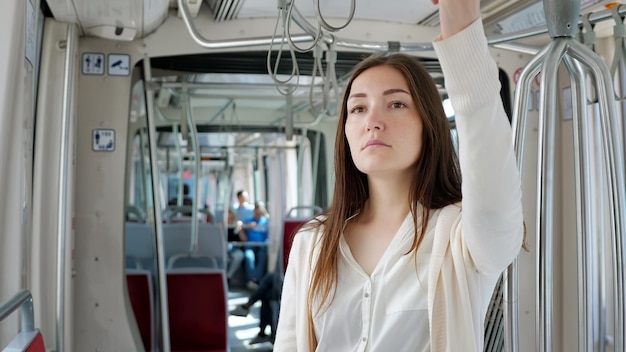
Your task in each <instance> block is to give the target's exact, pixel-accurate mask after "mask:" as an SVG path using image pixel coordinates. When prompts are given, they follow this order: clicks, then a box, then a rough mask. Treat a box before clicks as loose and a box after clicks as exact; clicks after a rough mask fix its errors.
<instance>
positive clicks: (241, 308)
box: [230, 305, 249, 317]
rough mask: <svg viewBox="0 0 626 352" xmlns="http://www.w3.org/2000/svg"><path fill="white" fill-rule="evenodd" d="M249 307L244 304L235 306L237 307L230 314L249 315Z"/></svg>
mask: <svg viewBox="0 0 626 352" xmlns="http://www.w3.org/2000/svg"><path fill="white" fill-rule="evenodd" d="M248 311H249V309H248V308H246V307H244V306H243V305H240V306H237V307H235V309H233V310H231V311H230V314H232V315H236V316H238V317H247V316H248Z"/></svg>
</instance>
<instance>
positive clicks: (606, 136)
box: [570, 43, 626, 351]
mask: <svg viewBox="0 0 626 352" xmlns="http://www.w3.org/2000/svg"><path fill="white" fill-rule="evenodd" d="M576 44H578V45H582V44H579V43H573V44H572V48H571V49H570V51H571V53H572V55H573V56H575V57H577V58H578V59H579V60H580V61H581V62H582V63H583V64H585V65H586V66H587V67H589V68H590V69H591V71H592V72H593V74H594V75H595V77H596V82H597V87H596V89H597V92H598V103H599V105H600V115H601V118H600V124H601V128H602V132H603V138H602V141H603V150H604V155H605V161H606V166H607V169H608V176H609V177H608V178H609V182H607V191H608V194H609V196H608V200H609V208H610V210H611V211H610V212H609V215H610V216H609V218H610V224H611V229H612V233H611V234H612V241H613V243H612V249H613V270H614V283H613V290H614V296H615V328H614V329H615V337H614V338H615V348H614V350H615V351H624V347H626V346H625V341H624V333H625V330H624V328H625V326H624V317H625V312H624V289H625V286H624V285H625V281H624V267H623V265H624V238H623V236H624V234H626V229H625V226H626V219H624V215H625V214H624V211H625V210H624V209H625V207H626V193H625V192H626V190H625V186H626V181H625V180H626V179H625V176H624V172H625V171H624V149H623V144H622V143H623V141H622V140H621V138H620V136H621V135H622V134H621V131H618V126H620V124H619V123H617V116H616V113H615V101H614V99H612V97H613V88H612V79H611V76H610V74H609V72H608V69H607V68H606V66H605V64H604V62H603V61H602V59H600V57H598V56H597V55H595V54H594V55H591V54H593V53H589V52H588V51H585V50H584V49H583V48H584V47H583V48H581V47H580V46H578V45H576ZM609 92H611V94H610V95H609ZM609 96H610V97H611V99H609ZM600 338H601V343H602V344H604V339H605V336H604V335H603V336H600Z"/></svg>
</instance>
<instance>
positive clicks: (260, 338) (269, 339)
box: [249, 335, 272, 345]
mask: <svg viewBox="0 0 626 352" xmlns="http://www.w3.org/2000/svg"><path fill="white" fill-rule="evenodd" d="M263 342H272V337H271V336H269V335H256V336H255V337H254V338H253V339H252V340H250V342H249V344H250V345H255V344H257V343H263Z"/></svg>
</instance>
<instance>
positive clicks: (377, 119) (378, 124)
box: [366, 110, 384, 131]
mask: <svg viewBox="0 0 626 352" xmlns="http://www.w3.org/2000/svg"><path fill="white" fill-rule="evenodd" d="M381 116H382V115H381V113H380V112H377V111H374V110H372V112H370V114H369V115H368V116H367V119H366V127H367V130H368V131H371V130H378V131H380V130H382V129H383V127H384V124H383V121H382V119H381Z"/></svg>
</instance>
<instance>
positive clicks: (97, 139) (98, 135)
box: [91, 129, 115, 152]
mask: <svg viewBox="0 0 626 352" xmlns="http://www.w3.org/2000/svg"><path fill="white" fill-rule="evenodd" d="M91 137H92V138H91V149H92V150H93V151H94V152H112V151H114V150H115V130H109V129H96V130H93V131H92V134H91Z"/></svg>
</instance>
